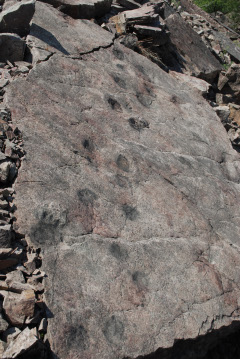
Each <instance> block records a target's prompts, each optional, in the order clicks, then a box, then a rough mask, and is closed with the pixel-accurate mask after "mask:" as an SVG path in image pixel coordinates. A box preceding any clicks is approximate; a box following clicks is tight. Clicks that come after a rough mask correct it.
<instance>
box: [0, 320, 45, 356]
mask: <svg viewBox="0 0 240 359" xmlns="http://www.w3.org/2000/svg"><path fill="white" fill-rule="evenodd" d="M42 346H43V344H41V342H40V341H39V339H38V338H37V335H36V330H35V329H29V328H28V327H27V328H25V329H24V330H23V331H22V332H21V333H20V334H19V335H18V336H17V338H16V339H15V340H14V341H12V342H11V343H10V345H9V346H8V347H7V349H6V350H5V351H4V353H3V356H2V359H14V358H17V357H18V356H20V355H23V354H25V353H26V352H27V354H28V355H29V351H33V352H34V353H35V355H36V354H37V351H38V355H39V350H41V349H42ZM33 352H32V357H34V353H33ZM38 357H40V356H38Z"/></svg>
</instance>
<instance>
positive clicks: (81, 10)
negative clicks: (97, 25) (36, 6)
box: [41, 0, 112, 19]
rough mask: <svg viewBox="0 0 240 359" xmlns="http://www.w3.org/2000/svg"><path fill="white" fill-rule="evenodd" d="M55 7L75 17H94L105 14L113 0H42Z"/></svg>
mask: <svg viewBox="0 0 240 359" xmlns="http://www.w3.org/2000/svg"><path fill="white" fill-rule="evenodd" d="M41 1H43V2H47V3H49V4H51V5H53V6H55V7H60V9H61V11H62V12H64V13H65V14H67V15H69V16H71V17H72V18H74V19H92V18H94V17H101V16H103V15H105V14H106V13H107V12H108V11H109V10H110V7H111V4H112V0H41Z"/></svg>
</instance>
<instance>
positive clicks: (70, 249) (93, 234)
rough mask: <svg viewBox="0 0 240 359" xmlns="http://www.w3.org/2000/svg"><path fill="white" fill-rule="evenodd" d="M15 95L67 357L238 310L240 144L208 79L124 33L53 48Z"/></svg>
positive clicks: (35, 219) (140, 347)
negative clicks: (217, 107)
mask: <svg viewBox="0 0 240 359" xmlns="http://www.w3.org/2000/svg"><path fill="white" fill-rule="evenodd" d="M170 18H171V16H170V17H169V18H168V19H170ZM173 20H174V17H173ZM173 20H169V24H170V21H172V23H171V25H172V26H173ZM92 26H93V27H94V26H95V25H92ZM96 31H99V32H100V31H101V29H99V28H98V27H96ZM81 41H84V36H83V38H82V37H81V33H79V42H81ZM195 45H196V44H195ZM98 47H99V46H98ZM94 48H96V47H95V46H93V47H92V50H93V49H94ZM191 52H193V50H192V51H191ZM201 54H202V57H203V59H204V58H205V57H204V56H205V55H204V51H203V52H202V53H201ZM199 56H200V55H199ZM194 66H196V68H197V70H196V69H195V68H194V71H196V72H197V71H198V74H200V73H201V74H204V76H212V74H213V73H215V72H218V71H219V67H218V63H216V62H214V61H212V62H211V60H210V65H209V63H208V65H207V66H208V67H207V68H206V67H205V65H203V66H202V67H200V65H198V67H197V65H195V64H194ZM6 101H7V104H8V106H9V107H10V108H11V110H12V117H13V121H14V123H15V124H16V125H17V126H18V127H19V128H21V129H22V130H23V132H24V134H25V150H26V157H25V159H24V161H23V164H22V167H21V171H20V173H19V175H18V179H17V182H16V205H17V209H18V210H17V223H18V226H19V231H20V232H21V233H26V234H29V235H30V237H31V241H32V242H33V243H34V244H35V245H36V246H37V247H41V248H42V253H43V259H44V261H43V266H44V270H45V271H46V272H47V273H48V278H47V279H46V280H45V283H46V285H47V293H46V300H47V305H48V307H49V310H50V311H51V312H52V313H53V318H51V319H50V318H49V320H48V322H49V339H50V343H51V345H52V349H53V351H54V352H55V354H56V355H57V356H58V357H59V358H60V359H70V358H71V359H72V358H94V359H100V358H101V359H110V358H111V359H112V358H124V357H131V358H135V357H138V356H139V355H145V354H149V353H152V352H154V351H155V350H157V349H158V348H160V347H162V348H168V347H171V346H172V345H173V343H174V341H175V340H177V339H189V338H196V337H197V336H199V335H204V334H206V333H207V332H208V331H211V330H213V329H219V328H221V327H223V326H228V325H230V324H231V323H232V322H233V321H238V320H239V319H240V318H239V315H240V313H239V310H238V308H239V305H238V301H239V294H240V293H239V286H238V285H239V273H238V271H236V263H238V261H239V260H240V254H239V234H240V223H239V201H238V196H239V192H240V189H239V157H238V156H237V153H236V152H235V151H233V149H232V147H231V144H230V141H229V139H228V138H227V134H226V132H225V130H224V128H223V126H222V124H221V121H220V119H219V118H218V117H217V115H216V114H215V112H214V111H213V110H212V108H211V107H210V106H209V105H208V104H207V102H206V101H205V100H204V99H203V98H202V97H201V96H200V94H199V93H198V91H197V90H194V89H189V87H188V86H186V85H184V84H183V83H182V82H180V81H177V80H174V79H173V78H172V77H170V76H169V75H168V74H166V73H165V72H163V71H162V70H161V69H160V68H159V67H158V66H156V65H154V64H153V63H152V62H150V61H149V60H148V59H146V58H144V57H143V56H141V55H139V54H137V53H134V52H133V51H132V50H130V49H127V48H125V47H124V46H121V45H118V44H117V43H115V45H114V46H111V47H109V48H107V49H102V48H100V49H99V50H96V51H92V52H91V51H89V54H87V55H82V58H81V59H80V58H79V59H72V58H70V57H66V56H62V55H61V54H58V53H57V54H55V55H53V56H52V57H51V58H50V59H49V60H48V61H45V62H42V63H41V64H38V65H37V66H36V67H35V68H34V69H33V70H32V71H31V72H30V74H29V76H28V77H27V78H26V79H24V80H23V79H16V80H15V81H13V82H12V83H11V84H10V85H8V87H7V90H6ZM33 126H34V130H33ZM59 323H61V326H59ZM56 328H58V330H57V331H56ZM18 338H19V337H18ZM205 349H206V350H207V348H205Z"/></svg>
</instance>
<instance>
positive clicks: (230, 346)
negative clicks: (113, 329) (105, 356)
mask: <svg viewBox="0 0 240 359" xmlns="http://www.w3.org/2000/svg"><path fill="white" fill-rule="evenodd" d="M213 324H214V319H213V323H212V325H213ZM239 337H240V323H239V322H237V321H234V322H233V323H232V324H231V325H230V326H228V327H222V328H220V329H218V330H213V331H212V332H211V333H208V334H206V335H202V336H199V337H198V338H197V339H187V340H183V339H181V340H176V341H175V343H174V345H173V346H172V347H171V348H167V349H165V348H159V349H157V350H156V351H155V352H153V353H150V354H148V355H144V356H138V357H136V358H133V357H125V358H123V359H239V358H240V341H239Z"/></svg>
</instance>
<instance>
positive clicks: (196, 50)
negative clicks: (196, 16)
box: [166, 14, 222, 82]
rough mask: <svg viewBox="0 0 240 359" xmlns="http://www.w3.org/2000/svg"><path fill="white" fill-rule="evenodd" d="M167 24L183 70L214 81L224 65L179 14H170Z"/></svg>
mask: <svg viewBox="0 0 240 359" xmlns="http://www.w3.org/2000/svg"><path fill="white" fill-rule="evenodd" d="M166 25H167V28H168V30H169V31H170V34H169V37H170V41H171V42H172V44H173V45H174V46H175V51H176V56H178V58H179V60H180V63H181V68H182V71H183V72H186V71H187V72H188V73H189V74H191V75H194V76H196V77H200V78H202V79H203V80H206V81H209V82H212V81H213V80H214V79H215V78H216V76H217V75H218V74H219V73H220V71H221V69H222V66H221V64H220V62H219V61H218V60H217V59H216V58H215V56H214V55H213V54H212V53H211V52H210V50H209V49H208V48H207V47H206V45H205V44H204V42H203V41H202V40H201V38H200V36H199V35H198V34H197V33H196V32H195V31H194V30H193V29H192V28H191V26H190V25H188V24H187V23H186V22H185V21H184V20H183V19H182V18H181V16H179V15H178V14H175V15H171V16H169V17H168V18H167V19H166ZM189 44H191V46H189Z"/></svg>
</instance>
